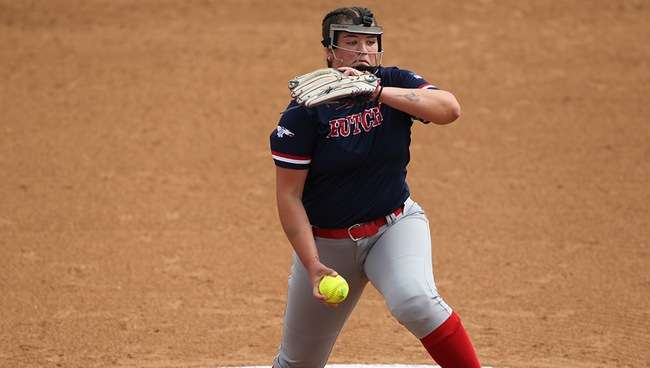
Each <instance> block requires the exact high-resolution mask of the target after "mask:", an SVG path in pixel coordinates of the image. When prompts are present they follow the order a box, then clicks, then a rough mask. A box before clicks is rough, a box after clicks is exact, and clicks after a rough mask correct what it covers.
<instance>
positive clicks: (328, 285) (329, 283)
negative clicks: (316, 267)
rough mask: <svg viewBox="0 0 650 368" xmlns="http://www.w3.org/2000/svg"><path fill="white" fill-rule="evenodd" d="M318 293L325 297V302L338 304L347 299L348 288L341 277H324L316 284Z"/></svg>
mask: <svg viewBox="0 0 650 368" xmlns="http://www.w3.org/2000/svg"><path fill="white" fill-rule="evenodd" d="M318 291H319V292H320V293H321V295H322V296H324V297H325V301H326V302H328V303H331V304H338V303H341V302H342V301H344V300H345V298H347V297H348V291H350V287H349V286H348V282H347V281H345V279H344V278H343V277H342V276H341V275H336V277H333V276H324V277H323V278H322V279H321V280H320V283H319V284H318Z"/></svg>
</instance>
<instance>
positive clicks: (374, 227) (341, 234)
mask: <svg viewBox="0 0 650 368" xmlns="http://www.w3.org/2000/svg"><path fill="white" fill-rule="evenodd" d="M403 208H404V206H402V207H400V208H398V209H396V210H395V211H393V212H391V213H390V214H389V215H388V216H390V215H395V216H399V215H401V214H402V210H403ZM387 223H388V221H387V220H386V217H380V218H378V219H376V220H372V221H368V222H364V223H361V224H354V225H352V226H350V227H347V228H342V229H321V228H318V227H314V228H313V232H314V235H315V236H318V237H321V238H330V239H345V238H350V239H352V240H353V241H359V240H361V239H363V238H368V237H371V236H373V235H375V234H377V232H378V231H379V228H380V227H382V226H384V225H386V224H387Z"/></svg>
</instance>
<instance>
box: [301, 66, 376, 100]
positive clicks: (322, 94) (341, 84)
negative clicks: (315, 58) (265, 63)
mask: <svg viewBox="0 0 650 368" xmlns="http://www.w3.org/2000/svg"><path fill="white" fill-rule="evenodd" d="M340 69H341V70H337V69H332V68H324V69H318V70H315V71H313V72H311V73H307V74H304V75H301V76H298V77H295V78H294V79H292V80H290V81H289V90H290V91H291V97H293V98H294V99H295V100H296V102H297V103H299V104H301V105H304V106H306V107H315V106H318V105H322V104H326V103H336V104H343V105H354V104H358V103H363V102H366V101H369V100H370V99H372V97H373V96H374V95H375V93H376V91H377V89H378V88H379V82H380V81H379V78H377V76H375V75H374V74H369V73H363V72H361V71H358V70H356V69H354V68H340Z"/></svg>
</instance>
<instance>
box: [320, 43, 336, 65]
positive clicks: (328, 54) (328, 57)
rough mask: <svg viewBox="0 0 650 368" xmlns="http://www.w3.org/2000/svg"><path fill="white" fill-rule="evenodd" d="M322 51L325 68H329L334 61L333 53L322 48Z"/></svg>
mask: <svg viewBox="0 0 650 368" xmlns="http://www.w3.org/2000/svg"><path fill="white" fill-rule="evenodd" d="M323 51H325V60H326V61H327V66H328V67H330V68H331V67H332V62H333V61H334V53H333V52H332V49H331V48H329V47H323Z"/></svg>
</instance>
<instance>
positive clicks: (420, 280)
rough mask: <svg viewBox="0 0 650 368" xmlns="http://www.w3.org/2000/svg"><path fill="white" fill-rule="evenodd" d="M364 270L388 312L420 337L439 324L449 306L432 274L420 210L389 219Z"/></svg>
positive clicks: (428, 241) (426, 227)
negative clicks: (389, 222) (387, 226)
mask: <svg viewBox="0 0 650 368" xmlns="http://www.w3.org/2000/svg"><path fill="white" fill-rule="evenodd" d="M365 272H366V274H367V277H368V279H369V280H370V282H371V283H372V284H373V285H374V286H375V287H376V288H377V290H379V292H380V293H381V294H382V295H383V296H384V299H385V300H386V304H387V306H388V308H389V309H390V311H391V313H392V314H393V315H394V316H395V317H396V318H397V319H398V320H399V321H400V322H401V323H402V324H404V325H405V326H406V327H407V328H408V329H409V330H410V331H411V332H412V333H413V334H414V335H416V336H417V337H422V336H425V335H426V334H428V333H429V332H431V331H432V330H433V329H434V328H435V327H437V326H439V325H440V324H442V323H443V322H444V321H445V320H446V319H447V318H448V317H449V315H450V313H451V309H450V308H449V307H448V306H447V305H446V304H445V303H444V301H443V300H442V298H441V297H440V295H439V294H438V291H437V288H436V285H435V280H434V277H433V265H432V260H431V238H430V234H429V223H428V220H427V219H426V217H425V215H424V214H423V213H415V214H410V215H407V216H405V217H403V218H401V219H399V220H398V221H397V222H395V223H393V224H392V225H391V226H390V227H389V228H388V229H387V230H386V231H385V232H384V234H383V235H382V236H381V238H380V239H379V240H378V241H377V242H376V243H375V245H374V246H373V248H372V249H371V251H370V252H369V254H368V257H367V258H366V263H365Z"/></svg>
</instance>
